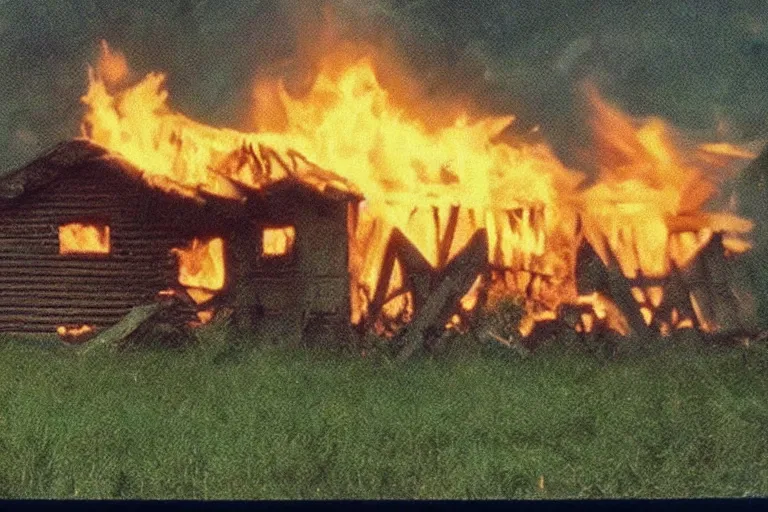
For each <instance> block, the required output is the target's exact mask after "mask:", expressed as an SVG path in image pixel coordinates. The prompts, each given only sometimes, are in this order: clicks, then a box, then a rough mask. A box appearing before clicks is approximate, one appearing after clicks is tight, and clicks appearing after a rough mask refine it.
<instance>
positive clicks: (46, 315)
mask: <svg viewBox="0 0 768 512" xmlns="http://www.w3.org/2000/svg"><path fill="white" fill-rule="evenodd" d="M183 204H185V205H186V204H187V203H186V202H183ZM194 215H195V209H194V208H192V207H191V206H186V207H183V206H180V205H179V204H178V202H177V201H175V200H172V199H170V198H169V196H166V195H165V194H162V193H160V192H158V191H155V190H151V189H148V188H147V187H146V186H144V185H142V184H141V183H140V182H138V181H136V180H135V179H131V178H128V177H127V176H125V175H123V174H122V173H120V172H119V171H115V170H114V169H113V168H110V167H109V166H106V165H100V164H98V163H89V164H88V165H87V166H83V167H79V168H72V169H70V170H68V171H67V172H62V173H61V175H60V176H59V177H57V178H56V179H55V180H53V181H52V182H51V183H49V184H48V185H47V186H45V187H43V188H41V189H39V190H35V191H33V192H30V193H27V194H25V195H24V196H22V197H20V198H19V199H18V201H17V202H16V204H13V205H10V206H6V207H4V208H2V209H0V332H31V333H32V332H33V333H51V332H55V330H56V327H57V326H59V325H81V324H88V325H93V326H96V327H104V326H108V325H110V324H112V323H114V322H116V321H118V320H119V319H120V318H121V317H122V316H123V315H124V314H125V313H127V312H128V311H129V310H130V309H131V307H133V306H136V305H139V304H142V303H146V302H149V301H151V300H153V298H154V296H155V294H156V293H157V292H158V291H160V290H162V289H165V288H167V287H168V286H170V285H173V284H175V283H176V280H177V266H176V260H175V257H174V256H173V255H172V254H170V248H171V247H178V246H183V245H184V244H185V243H186V241H187V240H188V238H187V237H188V235H189V230H188V229H187V228H184V227H182V226H188V225H190V223H191V222H192V219H193V218H194ZM93 221H97V222H103V223H106V224H108V225H109V227H110V243H111V252H110V254H108V255H72V254H70V255H60V254H59V238H58V227H59V226H60V225H61V224H66V223H69V222H85V223H88V222H93Z"/></svg>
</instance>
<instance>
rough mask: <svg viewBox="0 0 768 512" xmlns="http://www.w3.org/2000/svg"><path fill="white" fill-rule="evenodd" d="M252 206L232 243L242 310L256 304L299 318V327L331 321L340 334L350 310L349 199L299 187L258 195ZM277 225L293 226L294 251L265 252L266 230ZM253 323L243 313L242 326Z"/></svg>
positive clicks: (273, 312) (288, 317)
mask: <svg viewBox="0 0 768 512" xmlns="http://www.w3.org/2000/svg"><path fill="white" fill-rule="evenodd" d="M250 210H251V214H250V220H249V221H247V222H244V223H242V224H241V225H240V227H239V229H238V230H237V232H236V233H235V234H234V237H233V247H232V255H233V261H232V268H233V269H235V271H234V273H233V278H234V279H236V284H235V287H236V294H237V296H238V303H239V305H240V306H241V307H242V309H243V311H246V310H248V308H249V307H251V308H254V307H255V308H257V309H259V310H260V312H261V313H262V314H263V315H265V316H266V317H272V318H273V319H274V317H275V316H280V317H283V320H282V322H283V323H291V324H296V325H295V328H296V329H301V328H302V327H304V328H305V329H309V330H310V331H311V330H314V329H316V326H319V325H331V324H332V325H335V329H336V331H335V332H336V335H342V333H341V330H343V328H344V327H346V326H348V325H349V316H350V301H349V293H350V274H349V265H348V261H349V252H348V247H349V244H348V234H347V214H348V203H347V202H346V201H335V200H332V199H329V198H325V197H322V196H320V195H319V194H316V193H312V192H310V191H308V190H305V189H303V188H301V187H296V188H291V189H289V190H283V191H279V192H276V193H272V194H269V195H267V196H266V197H264V198H262V199H261V200H259V201H254V202H253V203H252V204H251V206H250ZM277 226H293V227H294V228H295V230H296V240H295V244H294V249H293V253H292V254H291V255H289V256H288V257H286V258H278V259H273V258H265V257H263V256H262V255H261V250H262V232H263V230H264V228H267V227H277ZM249 323H251V319H245V320H244V321H243V322H241V326H247V325H248V324H249ZM317 328H319V327H317ZM340 329H341V330H340ZM304 334H310V335H313V334H315V333H313V332H309V333H304Z"/></svg>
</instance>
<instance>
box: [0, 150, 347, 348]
mask: <svg viewBox="0 0 768 512" xmlns="http://www.w3.org/2000/svg"><path fill="white" fill-rule="evenodd" d="M104 153H105V150H103V149H99V148H98V147H96V146H94V145H92V144H90V143H88V142H87V141H82V140H77V141H73V142H69V143H63V144H62V145H60V146H59V147H57V148H56V149H54V150H53V151H52V152H51V153H49V154H48V155H45V156H43V157H41V158H39V159H38V160H35V161H34V162H32V163H31V164H29V165H28V166H27V167H25V168H23V169H20V170H19V171H17V172H15V173H11V174H9V175H6V176H5V177H0V332H17V333H25V332H26V333H52V332H55V330H56V327H58V326H60V325H92V326H94V327H96V328H103V327H107V326H109V325H111V324H114V323H115V322H117V321H119V320H120V318H121V317H122V316H123V315H125V314H126V313H127V312H128V311H129V310H130V309H131V308H132V307H134V306H136V305H140V304H144V303H147V302H150V301H152V300H153V299H154V298H155V296H156V294H157V292H159V291H160V290H163V289H166V288H168V287H170V286H176V285H178V281H177V278H178V265H177V262H176V257H175V256H174V255H173V254H172V253H171V249H172V248H174V247H184V246H187V245H188V243H189V242H190V241H191V240H192V238H195V237H197V238H203V239H205V238H208V237H212V236H220V237H222V238H223V239H224V249H225V273H226V283H225V290H228V289H231V290H232V291H233V292H234V294H233V295H234V298H235V311H236V314H237V316H239V317H240V319H243V318H246V319H248V321H245V322H240V321H238V323H239V324H241V326H246V327H249V328H251V327H258V326H257V325H254V323H253V322H251V321H250V320H254V321H256V322H258V319H259V318H261V319H262V320H264V322H267V321H274V320H275V319H276V318H282V320H281V321H282V322H283V324H285V325H286V326H288V327H289V328H293V327H294V326H296V327H301V326H302V325H303V326H306V325H307V319H311V318H322V319H323V321H324V322H325V323H326V324H329V323H330V324H334V325H336V326H338V327H340V328H347V327H349V325H348V324H349V317H350V302H349V300H350V295H349V294H350V274H349V267H348V262H349V253H348V247H349V243H348V240H349V239H348V233H347V215H348V211H349V208H348V207H349V204H350V202H354V201H356V200H358V198H356V197H352V196H350V195H347V196H341V197H339V196H333V195H332V194H326V193H321V192H318V191H317V190H314V189H312V188H311V187H308V186H305V184H303V183H299V182H298V181H294V182H291V183H288V184H285V183H283V184H280V185H277V186H276V187H274V188H272V187H269V188H268V189H267V190H265V191H261V192H254V193H253V194H248V198H247V200H245V201H241V202H238V201H228V200H221V199H216V198H212V197H209V198H207V199H208V202H207V203H206V205H201V204H200V203H198V202H195V201H192V200H190V199H182V198H179V197H178V196H175V195H173V194H167V193H165V192H162V191H160V190H158V189H156V188H152V187H149V186H148V185H147V184H146V183H144V182H143V181H142V180H141V179H140V178H138V171H137V170H136V169H133V168H129V167H126V168H125V169H124V168H123V167H121V166H122V165H123V164H122V163H115V161H110V160H109V159H103V158H102V156H103V155H104ZM78 155H83V156H82V157H78ZM78 158H81V160H78ZM83 158H84V159H85V160H82V159H83ZM72 222H79V223H103V224H106V225H108V226H109V228H110V253H109V254H103V255H96V254H93V255H76V254H67V255H62V254H59V226H61V225H63V224H68V223H72ZM271 226H293V227H294V228H295V230H296V240H295V245H294V251H293V254H292V257H291V258H288V259H285V260H282V261H277V260H270V259H268V258H264V257H262V255H261V241H262V239H261V236H262V231H263V229H264V228H265V227H271ZM251 310H252V311H251ZM252 312H255V313H257V314H254V315H251V314H250V313H252ZM249 317H250V318H249Z"/></svg>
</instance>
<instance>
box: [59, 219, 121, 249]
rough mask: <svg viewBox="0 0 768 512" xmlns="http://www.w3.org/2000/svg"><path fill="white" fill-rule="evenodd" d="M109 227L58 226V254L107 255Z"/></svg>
mask: <svg viewBox="0 0 768 512" xmlns="http://www.w3.org/2000/svg"><path fill="white" fill-rule="evenodd" d="M109 250H110V241H109V226H107V225H104V224H82V223H80V222H72V223H70V224H63V225H61V226H59V254H109Z"/></svg>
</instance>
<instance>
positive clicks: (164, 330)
mask: <svg viewBox="0 0 768 512" xmlns="http://www.w3.org/2000/svg"><path fill="white" fill-rule="evenodd" d="M190 301H191V299H188V298H185V294H183V293H182V292H179V293H174V294H172V295H168V296H164V297H163V298H162V299H161V300H159V301H157V302H154V303H151V304H144V305H141V306H136V307H134V308H133V309H131V310H130V311H129V312H128V313H127V314H126V315H125V316H124V317H123V319H122V320H120V321H119V322H118V323H116V324H115V325H113V326H112V327H110V328H108V329H106V330H104V331H102V332H101V333H99V334H98V335H97V336H96V337H95V338H93V339H92V340H91V341H90V342H88V343H87V344H86V348H85V349H84V352H86V351H88V350H90V349H92V348H93V347H96V346H99V345H104V346H109V347H118V346H127V345H140V344H142V343H143V340H145V339H147V340H153V341H162V342H170V344H172V345H176V344H178V343H180V342H181V341H183V340H182V338H184V337H186V336H187V323H188V322H190V321H192V320H193V319H194V318H195V316H194V306H193V305H192V304H190Z"/></svg>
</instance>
